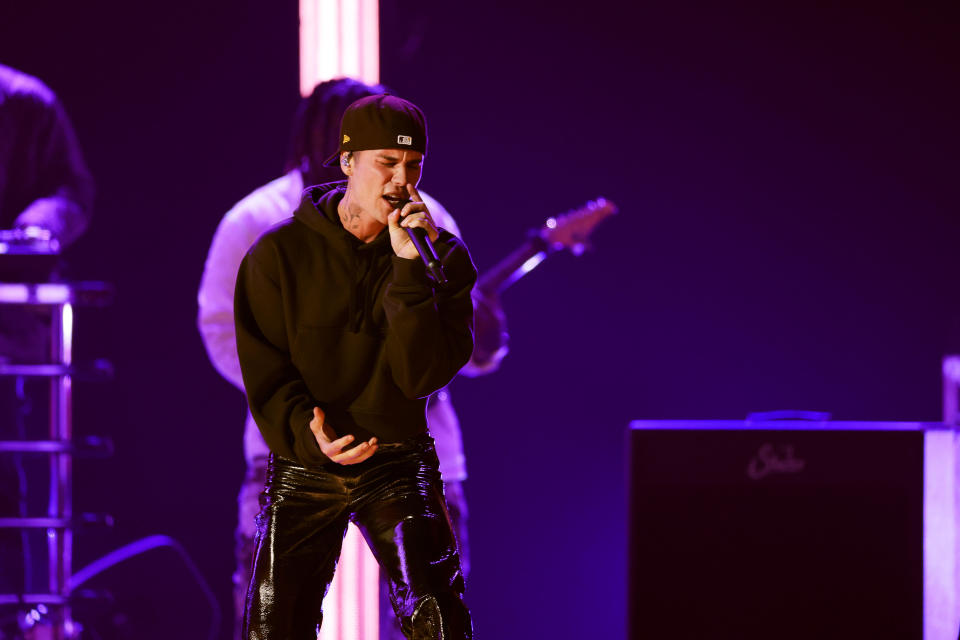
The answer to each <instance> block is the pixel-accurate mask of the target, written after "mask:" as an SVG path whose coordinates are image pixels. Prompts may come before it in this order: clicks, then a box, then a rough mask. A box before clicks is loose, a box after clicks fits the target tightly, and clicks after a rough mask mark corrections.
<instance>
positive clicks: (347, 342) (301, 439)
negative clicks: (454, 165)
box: [234, 182, 477, 467]
mask: <svg viewBox="0 0 960 640" xmlns="http://www.w3.org/2000/svg"><path fill="white" fill-rule="evenodd" d="M345 191H346V183H345V182H336V183H330V184H326V185H321V186H318V187H311V188H310V189H308V190H306V191H305V192H304V195H303V199H302V200H301V202H300V205H299V206H298V207H297V210H296V211H295V212H294V215H293V218H291V219H289V220H286V221H284V222H281V223H280V224H278V225H276V226H274V227H272V228H271V229H270V230H269V231H267V232H266V233H264V234H263V235H262V236H261V237H260V238H259V239H258V240H257V242H256V243H255V244H254V245H253V247H251V248H250V250H249V251H248V252H247V255H246V257H245V258H244V259H243V262H242V263H241V265H240V272H239V274H238V275H237V289H236V294H235V296H234V312H235V317H236V323H237V351H238V353H239V356H240V369H241V371H242V373H243V385H244V388H245V389H246V393H247V401H248V403H249V405H250V411H251V413H252V414H253V417H254V419H255V420H256V422H257V426H259V427H260V432H261V433H262V434H263V437H264V440H266V442H267V445H269V447H270V449H271V451H273V452H274V453H276V454H278V455H280V456H283V457H285V458H289V459H292V460H296V461H298V462H300V464H302V465H304V466H308V467H310V466H317V465H320V464H323V463H325V462H329V458H327V457H326V456H325V455H323V453H321V452H320V447H319V445H317V442H316V439H315V438H314V435H313V432H311V431H310V420H311V419H312V418H313V407H314V406H318V407H320V408H321V409H323V410H324V412H325V413H326V420H327V423H328V424H329V425H330V426H331V427H332V428H333V430H334V431H335V432H336V434H337V436H338V437H342V436H345V435H347V434H352V435H353V436H355V438H356V440H355V442H357V443H359V442H362V441H364V440H367V439H369V438H371V437H372V436H376V437H377V438H378V439H379V440H380V441H381V442H396V441H400V440H404V439H406V438H409V437H411V436H415V435H417V434H420V433H423V432H424V431H426V428H427V423H426V417H425V413H426V398H427V396H429V395H430V394H431V393H433V392H435V391H436V390H438V389H440V388H441V387H443V386H444V385H445V384H447V383H448V382H450V380H451V379H452V378H453V377H454V376H455V375H456V373H457V372H458V371H459V370H460V368H461V367H462V366H463V365H465V364H466V363H467V361H468V360H469V359H470V353H471V351H472V350H473V304H472V302H471V299H470V290H471V288H472V287H473V284H474V282H475V281H476V277H477V272H476V269H475V268H474V266H473V263H472V262H471V261H470V255H469V254H468V253H467V250H466V247H464V245H463V243H462V242H461V241H460V240H459V239H458V238H456V237H455V236H453V235H452V234H450V233H448V232H446V231H442V230H441V232H440V238H439V239H438V240H437V242H436V243H434V246H435V247H436V250H437V254H438V256H439V257H440V260H441V262H442V263H443V265H444V271H445V272H446V275H447V278H448V279H449V284H448V285H447V286H446V287H444V288H442V289H439V288H434V286H433V284H432V280H430V278H429V277H428V275H427V273H426V269H425V268H424V265H423V262H422V261H421V260H420V259H419V258H417V259H415V260H408V259H405V258H400V257H398V256H397V255H395V254H394V253H393V248H392V247H391V245H390V234H389V231H388V230H387V229H384V230H383V231H382V232H381V233H380V235H378V236H377V237H376V238H375V239H374V240H373V241H371V242H369V243H364V242H362V241H360V240H359V239H357V238H356V237H355V236H353V235H352V234H351V233H350V232H348V231H347V230H346V229H344V228H343V225H342V224H341V223H340V218H339V215H338V214H337V205H338V204H339V202H340V200H341V199H342V198H343V195H344V193H345Z"/></svg>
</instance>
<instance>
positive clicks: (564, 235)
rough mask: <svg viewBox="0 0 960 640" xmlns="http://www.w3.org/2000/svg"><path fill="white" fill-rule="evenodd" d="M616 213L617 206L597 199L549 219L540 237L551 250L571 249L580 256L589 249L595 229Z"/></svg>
mask: <svg viewBox="0 0 960 640" xmlns="http://www.w3.org/2000/svg"><path fill="white" fill-rule="evenodd" d="M616 212H617V205H615V204H613V203H612V202H610V201H609V200H607V199H605V198H597V199H596V200H593V201H592V202H588V203H587V204H585V205H584V206H582V207H580V208H579V209H574V210H573V211H568V212H567V213H565V214H563V215H561V216H557V217H556V218H548V219H547V222H546V224H544V225H543V228H542V229H541V230H540V237H541V238H543V239H544V240H545V241H546V242H547V244H548V245H549V246H550V248H551V249H553V250H560V249H569V250H570V251H571V252H573V254H574V255H577V256H578V255H580V254H581V253H583V252H584V250H585V249H586V248H587V246H588V240H589V238H590V234H591V233H593V229H594V227H596V226H597V225H598V224H600V222H601V221H602V220H604V219H606V218H607V217H609V216H612V215H613V214H615V213H616Z"/></svg>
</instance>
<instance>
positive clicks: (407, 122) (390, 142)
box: [323, 93, 427, 167]
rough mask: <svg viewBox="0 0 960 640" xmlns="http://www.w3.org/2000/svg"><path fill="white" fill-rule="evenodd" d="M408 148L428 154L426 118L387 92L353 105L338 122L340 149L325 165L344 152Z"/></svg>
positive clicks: (411, 106) (412, 105)
mask: <svg viewBox="0 0 960 640" xmlns="http://www.w3.org/2000/svg"><path fill="white" fill-rule="evenodd" d="M366 149H410V150H412V151H419V152H420V153H422V154H424V155H426V154H427V119H426V118H425V117H424V116H423V111H421V110H420V107H418V106H417V105H415V104H413V103H412V102H409V101H407V100H404V99H403V98H398V97H397V96H391V95H389V94H386V93H382V94H378V95H375V96H367V97H366V98H360V99H359V100H357V101H355V102H353V103H352V104H351V105H350V106H349V107H347V110H346V111H344V112H343V118H342V119H341V120H340V150H339V151H337V152H336V153H335V154H333V155H332V156H330V158H329V159H328V160H327V161H326V162H324V163H323V164H324V166H327V167H332V166H334V165H335V164H337V162H338V161H339V158H340V154H341V153H343V152H344V151H363V150H366Z"/></svg>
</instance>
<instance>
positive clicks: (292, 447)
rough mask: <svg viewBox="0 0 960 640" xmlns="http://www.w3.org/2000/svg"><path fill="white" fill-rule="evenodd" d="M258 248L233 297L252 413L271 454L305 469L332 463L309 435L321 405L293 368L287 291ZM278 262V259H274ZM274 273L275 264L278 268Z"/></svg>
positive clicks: (239, 277) (244, 268) (249, 257)
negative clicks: (286, 320)
mask: <svg viewBox="0 0 960 640" xmlns="http://www.w3.org/2000/svg"><path fill="white" fill-rule="evenodd" d="M259 247H260V245H259V244H258V245H257V246H255V247H254V249H252V250H251V251H250V252H249V253H248V254H247V255H246V257H245V258H244V259H243V262H242V263H241V264H240V272H239V273H238V274H237V288H236V291H235V293H234V317H235V320H236V329H237V354H238V356H239V358H240V370H241V373H242V374H243V386H244V388H245V389H246V392H247V403H248V404H249V406H250V413H252V414H253V418H254V420H255V421H256V423H257V426H258V427H259V428H260V432H261V433H262V434H263V439H264V440H266V442H267V445H268V446H269V447H270V450H271V451H273V452H274V453H276V454H278V455H280V456H283V457H285V458H289V459H291V460H296V461H298V462H299V463H300V464H302V465H303V466H305V467H310V466H317V465H320V464H323V463H324V462H327V461H328V460H329V458H327V457H326V456H325V455H324V454H323V453H322V452H321V451H320V446H319V445H318V444H317V441H316V439H315V438H314V436H313V432H312V431H310V420H311V419H312V417H313V407H314V406H316V405H317V403H316V401H315V400H314V398H313V397H312V396H311V394H310V392H309V391H308V389H307V385H306V383H304V381H303V379H302V377H301V376H300V372H299V371H298V370H297V368H296V367H295V366H294V365H293V362H292V360H291V357H290V347H289V345H288V341H287V331H286V324H285V322H284V308H285V306H284V301H283V292H282V290H281V288H280V286H279V285H278V284H277V283H278V281H279V280H278V278H277V277H276V274H275V273H274V274H271V269H270V265H269V264H268V263H267V261H264V260H263V258H264V254H267V255H266V257H267V258H270V257H271V256H270V255H269V252H268V251H262V250H261V251H258V248H259ZM269 262H273V264H274V265H275V264H276V260H275V259H274V260H272V261H269ZM274 269H275V266H274Z"/></svg>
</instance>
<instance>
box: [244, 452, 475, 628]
mask: <svg viewBox="0 0 960 640" xmlns="http://www.w3.org/2000/svg"><path fill="white" fill-rule="evenodd" d="M437 465H438V462H437V456H436V452H435V451H434V448H433V441H432V439H431V438H430V437H429V436H427V435H426V434H424V435H421V436H417V437H415V438H412V439H410V440H409V441H407V442H405V443H402V444H387V445H381V449H380V450H379V451H377V453H376V454H374V456H373V457H371V458H370V459H368V460H365V461H364V462H361V463H359V464H355V465H336V464H328V465H325V466H324V467H322V468H321V469H319V470H309V469H305V468H304V467H302V466H300V465H297V464H295V463H293V462H292V461H290V460H286V459H284V458H282V457H280V456H277V455H275V454H274V455H271V459H270V464H269V468H268V470H267V485H266V488H265V490H264V494H263V496H262V497H261V501H262V502H263V504H264V507H263V509H262V511H261V513H260V515H259V516H258V518H257V537H256V543H255V544H256V560H255V561H254V565H253V579H252V581H251V583H250V588H249V590H248V591H247V606H246V614H245V616H244V628H245V629H244V632H243V637H244V638H247V639H249V640H274V639H277V640H279V639H281V638H282V639H283V640H314V639H315V638H316V637H317V628H318V626H319V624H320V622H321V620H322V613H321V611H320V603H321V601H322V600H323V596H324V594H325V593H326V590H327V586H328V585H329V584H330V581H331V580H332V578H333V571H334V568H335V566H336V561H337V558H338V557H339V555H340V546H341V542H342V541H343V536H344V533H345V532H346V528H347V523H348V522H349V521H352V522H354V523H356V525H357V526H358V528H359V529H360V531H361V533H362V534H363V537H364V538H365V539H366V541H367V544H368V545H369V546H370V549H371V550H372V551H373V554H374V556H375V557H376V558H377V561H378V562H379V563H380V567H381V568H382V569H383V570H384V571H385V572H386V574H387V575H388V577H389V578H390V583H391V589H390V599H391V602H392V604H393V609H394V612H395V613H396V615H397V617H398V618H399V620H400V624H401V626H402V628H403V630H404V633H405V635H406V637H408V638H409V637H413V638H424V639H426V638H449V639H451V640H468V639H469V638H471V637H472V630H471V622H470V615H469V613H468V612H467V609H466V607H464V605H463V602H462V601H461V597H460V596H461V594H462V592H463V577H462V576H461V574H460V560H459V557H458V554H457V547H456V542H455V540H454V537H453V533H452V531H451V529H450V524H449V521H448V516H447V512H446V507H445V505H444V501H443V489H442V483H441V481H440V472H439V471H438V470H437Z"/></svg>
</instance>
